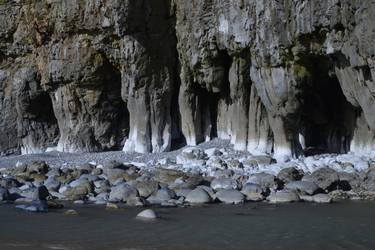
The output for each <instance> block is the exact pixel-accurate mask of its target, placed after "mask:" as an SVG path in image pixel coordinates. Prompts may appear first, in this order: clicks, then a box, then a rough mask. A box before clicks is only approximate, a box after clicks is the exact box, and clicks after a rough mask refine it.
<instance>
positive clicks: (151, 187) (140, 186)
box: [135, 180, 159, 198]
mask: <svg viewBox="0 0 375 250" xmlns="http://www.w3.org/2000/svg"><path fill="white" fill-rule="evenodd" d="M135 187H136V188H137V190H138V193H139V195H140V196H141V197H144V198H147V197H149V196H150V195H151V194H152V193H154V192H156V191H157V190H158V189H159V183H158V182H157V181H154V180H143V181H137V182H136V184H135Z"/></svg>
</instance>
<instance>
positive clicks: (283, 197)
mask: <svg viewBox="0 0 375 250" xmlns="http://www.w3.org/2000/svg"><path fill="white" fill-rule="evenodd" d="M268 200H269V202H270V203H287V202H295V201H299V200H300V198H299V196H298V194H297V193H296V192H294V191H287V190H282V191H277V192H273V193H271V194H270V196H269V197H268Z"/></svg>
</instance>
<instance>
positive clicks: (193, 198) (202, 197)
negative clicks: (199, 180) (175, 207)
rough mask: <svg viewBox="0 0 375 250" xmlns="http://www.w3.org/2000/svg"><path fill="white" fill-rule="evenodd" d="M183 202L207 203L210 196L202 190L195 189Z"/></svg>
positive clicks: (209, 200)
mask: <svg viewBox="0 0 375 250" xmlns="http://www.w3.org/2000/svg"><path fill="white" fill-rule="evenodd" d="M185 201H186V202H189V203H193V204H203V203H209V202H211V196H210V195H209V194H208V193H207V191H206V190H204V189H203V188H196V189H194V190H192V191H191V192H190V193H189V194H188V195H187V196H186V199H185Z"/></svg>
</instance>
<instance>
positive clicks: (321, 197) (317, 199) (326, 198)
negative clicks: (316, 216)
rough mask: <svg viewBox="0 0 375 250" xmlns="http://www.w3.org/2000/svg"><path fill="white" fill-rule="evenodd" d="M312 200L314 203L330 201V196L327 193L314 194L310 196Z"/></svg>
mask: <svg viewBox="0 0 375 250" xmlns="http://www.w3.org/2000/svg"><path fill="white" fill-rule="evenodd" d="M312 200H313V202H316V203H331V202H332V198H331V196H329V195H328V194H316V195H314V196H313V197H312Z"/></svg>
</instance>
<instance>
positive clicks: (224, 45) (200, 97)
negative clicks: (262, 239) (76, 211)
mask: <svg viewBox="0 0 375 250" xmlns="http://www.w3.org/2000/svg"><path fill="white" fill-rule="evenodd" d="M374 11H375V5H374V4H373V2H372V1H371V0H363V1H350V0H337V1H323V0H318V1H302V0H297V1H291V0H283V1H271V0H267V1H229V0H218V1H208V0H202V1H184V0H174V1H171V0H152V1H151V0H127V1H118V0H110V1H104V0H98V1H79V0H72V1H69V3H67V2H66V1H47V0H43V1H34V0H32V1H11V0H5V1H0V116H1V119H0V153H1V154H10V153H24V154H29V153H41V152H45V151H46V150H47V151H50V150H58V151H64V152H92V151H104V150H116V149H123V150H125V151H127V152H139V153H147V152H154V153H157V152H163V151H168V150H170V149H171V148H174V147H176V146H179V145H180V144H181V143H183V142H186V144H188V145H192V146H193V145H196V144H198V143H200V142H203V141H208V140H211V139H212V138H213V137H219V138H221V139H229V140H230V141H231V143H232V144H233V145H234V148H235V149H237V150H248V151H250V152H251V153H254V154H264V153H272V154H273V157H274V158H275V159H276V160H278V161H280V162H281V161H286V160H289V159H291V158H293V157H297V156H300V155H314V154H317V153H347V152H349V151H352V152H355V153H359V154H363V153H372V152H373V149H374V145H375V98H374V96H375V94H374V93H375V88H374V86H375V84H374V81H375V80H374V79H375V68H374V67H375V63H374V62H375V50H374V46H373V44H374V41H375V32H374V28H375V16H374V15H372V13H374Z"/></svg>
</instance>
